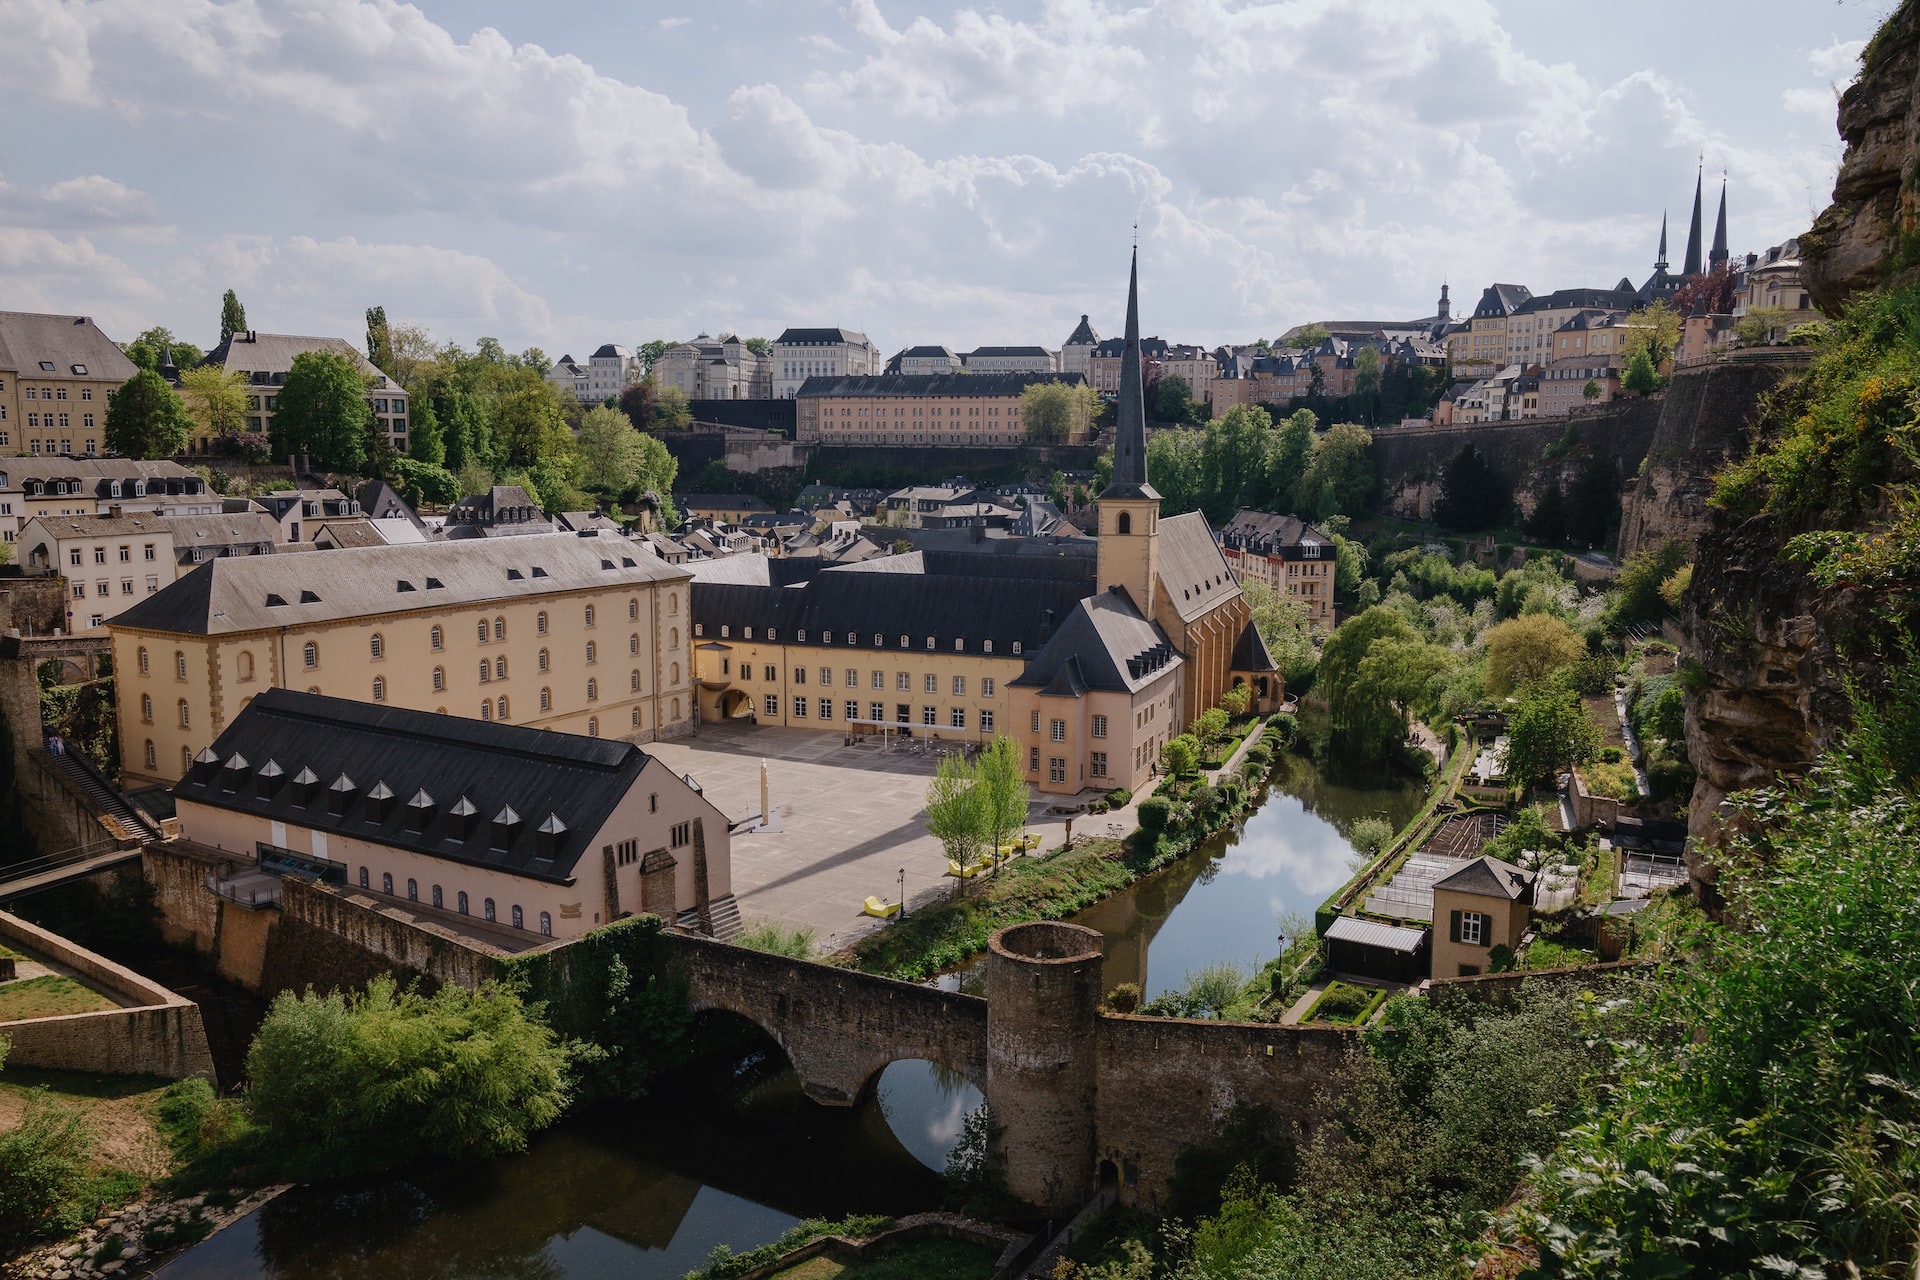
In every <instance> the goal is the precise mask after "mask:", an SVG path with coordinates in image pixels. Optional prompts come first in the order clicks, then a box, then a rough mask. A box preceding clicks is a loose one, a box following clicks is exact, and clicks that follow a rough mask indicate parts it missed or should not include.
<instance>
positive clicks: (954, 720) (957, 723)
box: [948, 707, 967, 729]
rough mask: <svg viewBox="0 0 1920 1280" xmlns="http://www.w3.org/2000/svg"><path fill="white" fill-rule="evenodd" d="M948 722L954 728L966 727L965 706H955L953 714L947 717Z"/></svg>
mask: <svg viewBox="0 0 1920 1280" xmlns="http://www.w3.org/2000/svg"><path fill="white" fill-rule="evenodd" d="M948 723H950V724H951V725H952V726H953V727H954V728H956V729H964V728H966V727H967V709H966V708H965V707H955V708H954V709H953V714H952V715H951V716H949V717H948Z"/></svg>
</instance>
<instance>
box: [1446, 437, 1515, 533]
mask: <svg viewBox="0 0 1920 1280" xmlns="http://www.w3.org/2000/svg"><path fill="white" fill-rule="evenodd" d="M1507 500H1508V495H1507V485H1506V481H1505V480H1504V479H1503V478H1502V477H1501V475H1500V473H1499V471H1497V470H1495V469H1494V466H1493V464H1492V463H1491V462H1489V461H1488V460H1487V456H1486V455H1485V454H1483V453H1481V452H1480V449H1479V446H1478V445H1472V444H1469V445H1467V446H1466V447H1465V448H1464V449H1462V450H1460V452H1458V453H1456V454H1454V455H1453V458H1452V460H1451V461H1449V462H1448V463H1447V466H1446V470H1445V471H1443V472H1442V473H1441V476H1440V497H1439V500H1438V501H1436V502H1435V503H1434V504H1433V518H1434V522H1435V523H1437V524H1438V525H1440V526H1441V527H1442V528H1444V529H1452V530H1455V531H1464V530H1469V529H1484V528H1486V527H1487V526H1488V525H1491V524H1496V523H1498V522H1499V520H1500V517H1501V516H1503V515H1505V514H1506V510H1507Z"/></svg>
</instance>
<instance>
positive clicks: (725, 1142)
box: [157, 1049, 979, 1280]
mask: <svg viewBox="0 0 1920 1280" xmlns="http://www.w3.org/2000/svg"><path fill="white" fill-rule="evenodd" d="M978 1098H979V1095H978V1093H977V1091H975V1090H974V1089H973V1086H972V1085H970V1084H968V1083H967V1082H966V1081H964V1080H960V1079H958V1078H957V1077H953V1076H951V1075H950V1074H948V1073H944V1072H941V1071H940V1069H939V1068H937V1067H935V1066H934V1065H933V1064H932V1063H925V1062H902V1063H895V1064H893V1066H892V1067H890V1068H889V1069H888V1071H887V1072H886V1073H885V1076H884V1077H883V1079H882V1080H881V1081H880V1083H879V1085H878V1086H877V1087H876V1090H875V1092H874V1095H873V1096H872V1097H870V1098H868V1099H867V1100H866V1101H865V1102H863V1103H862V1104H861V1105H859V1106H856V1107H852V1108H832V1107H823V1106H819V1105H817V1104H815V1103H813V1102H811V1101H809V1100H808V1099H806V1098H805V1097H804V1096H803V1095H802V1094H801V1093H800V1090H799V1086H798V1082H797V1081H796V1080H795V1078H794V1075H793V1072H792V1070H791V1069H790V1068H788V1067H787V1066H786V1064H785V1062H784V1060H783V1059H781V1058H780V1057H779V1055H778V1051H777V1050H775V1051H772V1052H771V1053H768V1052H767V1051H766V1050H765V1049H756V1050H754V1051H751V1052H746V1053H743V1054H742V1055H740V1056H739V1057H738V1058H737V1060H735V1061H734V1062H732V1063H730V1064H728V1063H722V1064H721V1065H720V1068H719V1069H718V1070H714V1069H713V1067H712V1064H708V1066H707V1068H706V1070H705V1073H704V1075H702V1076H699V1077H696V1076H694V1075H693V1074H691V1073H690V1074H689V1075H688V1076H685V1077H682V1078H679V1079H676V1080H674V1081H671V1082H669V1083H668V1084H666V1085H665V1086H663V1087H662V1089H661V1090H660V1092H659V1095H658V1097H657V1098H656V1099H654V1100H651V1101H649V1102H647V1103H645V1104H641V1105H635V1106H602V1107H597V1108H595V1109H593V1110H592V1111H589V1112H586V1113H583V1114H581V1115H578V1116H572V1117H569V1118H568V1119H567V1120H565V1121H563V1122H562V1123H561V1124H559V1125H557V1126H555V1127H554V1128H553V1129H551V1130H549V1131H548V1132H546V1133H544V1134H542V1135H540V1136H539V1137H538V1138H537V1139H535V1141H534V1142H533V1144H532V1145H531V1147H530V1149H529V1150H528V1151H527V1152H526V1153H525V1154H523V1155H519V1156H513V1157H509V1158H505V1159H500V1160H482V1161H470V1162H445V1163H430V1164H423V1165H420V1166H416V1167H414V1168H410V1169H407V1170H405V1171H404V1172H401V1173H396V1174H389V1175H382V1176H379V1177H375V1178H369V1179H363V1180H357V1181H352V1182H346V1183H335V1184H327V1185H321V1186H313V1187H302V1188H299V1189H297V1190H294V1191H291V1192H288V1193H287V1194H286V1195H284V1196H281V1197H280V1198H278V1199H276V1200H274V1201H272V1202H270V1203H269V1204H267V1205H266V1206H265V1207H263V1208H262V1209H260V1210H259V1211H258V1212H257V1213H254V1214H252V1215H251V1216H249V1217H248V1218H246V1219H243V1220H242V1221H240V1222H238V1223H236V1224H234V1225H233V1226H232V1227H229V1228H228V1229H227V1230H226V1231H224V1232H222V1233H220V1234H219V1235H217V1236H215V1237H213V1238H212V1239H211V1240H208V1241H206V1242H205V1243H204V1244H201V1245H199V1246H197V1247H195V1248H194V1249H192V1250H190V1251H188V1252H187V1253H185V1254H183V1255H182V1256H181V1257H180V1258H178V1259H176V1260H175V1261H173V1262H171V1263H169V1264H168V1265H167V1266H165V1267H163V1268H162V1269H161V1270H160V1271H159V1272H158V1273H157V1274H158V1275H160V1276H164V1277H166V1280H216V1278H218V1280H228V1278H229V1277H274V1278H275V1280H363V1278H364V1280H375V1278H376V1277H380V1278H384V1277H402V1276H404V1277H428V1278H429V1280H496V1278H497V1280H584V1278H587V1277H602V1276H605V1277H614V1276H619V1277H633V1278H635V1280H669V1278H672V1280H677V1278H678V1277H680V1276H683V1275H685V1274H686V1273H687V1272H688V1271H689V1270H692V1269H694V1268H696V1267H699V1266H701V1265H702V1264H703V1263H704V1262H705V1261H706V1259H707V1256H708V1254H709V1252H710V1251H711V1250H712V1249H713V1247H714V1246H715V1245H716V1244H725V1245H727V1246H728V1247H729V1248H731V1249H733V1250H735V1251H736V1252H740V1251H744V1250H747V1249H751V1248H754V1247H756V1246H758V1245H761V1244H765V1243H767V1242H768V1241H771V1240H773V1239H775V1238H776V1237H778V1236H779V1235H780V1233H781V1232H782V1231H784V1230H786V1228H788V1227H789V1226H791V1225H793V1224H794V1223H795V1222H796V1221H798V1220H799V1219H801V1218H803V1217H840V1216H843V1215H845V1214H848V1213H855V1212H859V1213H886V1214H894V1215H898V1214H904V1213H912V1212H916V1211H920V1210H924V1209H930V1208H935V1207H937V1206H938V1204H939V1200H940V1193H941V1183H940V1179H939V1176H938V1174H937V1173H936V1172H935V1170H936V1169H938V1168H941V1167H943V1166H944V1165H945V1162H946V1154H947V1151H948V1150H949V1149H950V1148H951V1146H952V1138H953V1137H957V1136H958V1134H959V1128H960V1120H961V1117H962V1116H963V1115H964V1112H965V1111H966V1110H968V1109H970V1108H971V1107H973V1106H977V1105H978ZM890 1120H891V1123H890V1122H889V1121H890ZM896 1130H897V1132H898V1134H899V1136H898V1137H896V1136H895V1133H896ZM948 1135H952V1136H951V1137H950V1136H948ZM943 1143H944V1145H943Z"/></svg>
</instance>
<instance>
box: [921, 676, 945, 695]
mask: <svg viewBox="0 0 1920 1280" xmlns="http://www.w3.org/2000/svg"><path fill="white" fill-rule="evenodd" d="M920 688H921V691H922V692H923V693H938V692H940V677H939V676H936V675H934V674H933V673H932V672H928V673H927V674H926V675H924V676H922V677H920Z"/></svg>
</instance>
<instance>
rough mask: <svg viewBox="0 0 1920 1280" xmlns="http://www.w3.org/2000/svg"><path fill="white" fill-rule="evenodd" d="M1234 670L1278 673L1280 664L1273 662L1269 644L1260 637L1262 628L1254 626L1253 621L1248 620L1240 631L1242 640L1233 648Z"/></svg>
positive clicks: (1236, 642) (1235, 643)
mask: <svg viewBox="0 0 1920 1280" xmlns="http://www.w3.org/2000/svg"><path fill="white" fill-rule="evenodd" d="M1233 669H1234V670H1235V671H1278V670H1279V669H1280V664H1279V663H1277V662H1275V661H1274V660H1273V654H1272V653H1270V652H1268V650H1267V642H1266V640H1265V639H1263V638H1262V637H1261V635H1260V628H1258V627H1256V626H1254V625H1253V619H1251V618H1249V619H1247V625H1246V626H1244V627H1242V628H1241V629H1240V638H1239V639H1238V640H1237V641H1235V642H1234V646H1233Z"/></svg>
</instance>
